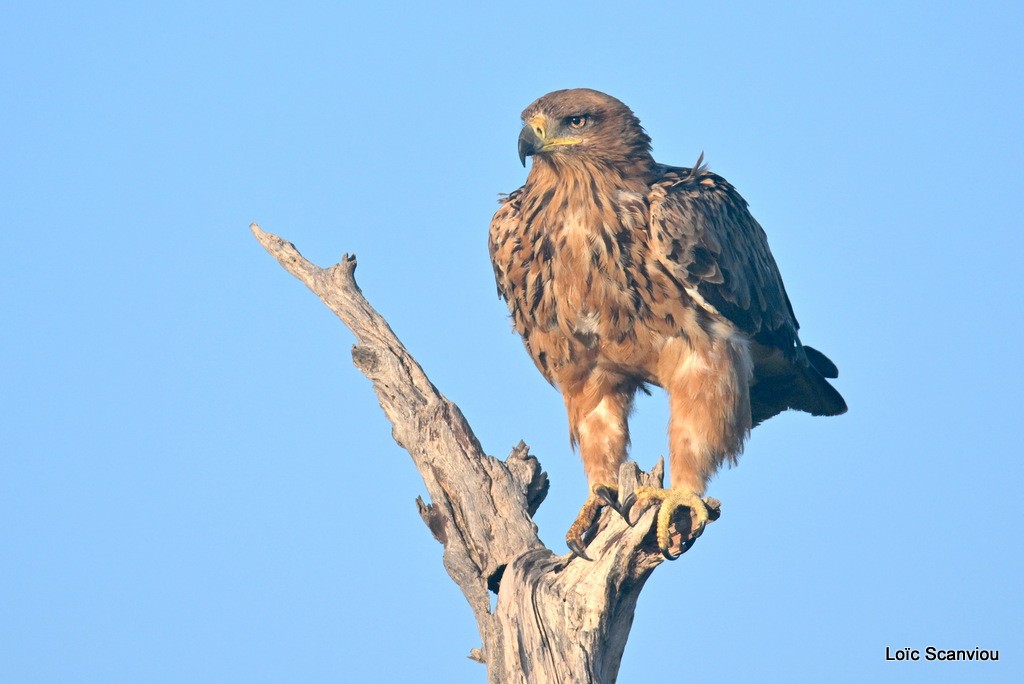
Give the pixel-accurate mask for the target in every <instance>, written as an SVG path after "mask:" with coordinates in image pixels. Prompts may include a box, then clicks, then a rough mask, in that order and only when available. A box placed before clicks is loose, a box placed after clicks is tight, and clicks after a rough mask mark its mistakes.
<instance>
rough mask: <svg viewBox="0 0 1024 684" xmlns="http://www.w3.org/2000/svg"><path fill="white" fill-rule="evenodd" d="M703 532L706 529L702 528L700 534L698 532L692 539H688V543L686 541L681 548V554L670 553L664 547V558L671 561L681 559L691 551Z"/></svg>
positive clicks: (662, 553)
mask: <svg viewBox="0 0 1024 684" xmlns="http://www.w3.org/2000/svg"><path fill="white" fill-rule="evenodd" d="M703 532H704V528H703V526H702V527H701V531H700V532H698V533H697V534H695V535H694V536H692V537H690V538H689V539H687V540H686V541H684V542H683V543H682V545H681V546H680V547H679V553H672V552H671V551H669V550H668V549H666V548H664V547H663V548H662V549H661V555H662V556H664V557H665V558H667V559H668V560H670V561H671V560H675V559H676V558H679V557H680V556H682V555H683V554H684V553H686V552H687V551H689V550H690V547H692V546H693V543H694V542H695V541H697V537H699V536H700V535H701V534H702V533H703Z"/></svg>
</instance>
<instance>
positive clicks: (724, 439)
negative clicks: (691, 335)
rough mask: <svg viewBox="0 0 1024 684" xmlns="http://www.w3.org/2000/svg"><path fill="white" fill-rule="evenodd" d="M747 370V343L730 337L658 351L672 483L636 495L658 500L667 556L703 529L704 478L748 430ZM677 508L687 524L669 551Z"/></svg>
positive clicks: (643, 501)
mask: <svg viewBox="0 0 1024 684" xmlns="http://www.w3.org/2000/svg"><path fill="white" fill-rule="evenodd" d="M750 369H751V362H750V354H749V350H748V347H747V345H746V343H745V342H744V341H743V340H738V339H735V338H720V339H716V340H713V341H711V343H710V344H709V346H708V348H707V349H703V350H701V351H695V350H693V349H692V348H691V347H690V345H689V344H688V343H686V342H684V341H683V340H681V339H678V340H672V341H670V342H669V343H668V344H666V347H665V350H664V351H663V353H662V357H661V363H660V364H659V379H660V380H661V383H662V386H663V387H664V388H665V389H666V390H667V391H668V395H669V410H670V412H671V417H670V419H669V428H668V434H669V454H670V467H671V470H670V472H671V477H672V483H671V485H672V488H671V489H670V490H665V489H655V488H651V487H643V488H640V489H638V490H637V492H636V495H637V504H638V505H639V506H640V507H646V506H647V505H650V504H651V503H654V502H657V503H660V509H659V511H658V521H657V534H658V546H659V547H661V551H662V553H663V554H665V556H666V557H667V558H676V557H678V556H679V553H682V552H684V551H686V550H687V549H689V548H690V546H692V545H693V542H694V541H695V540H696V538H697V537H699V536H700V535H701V533H703V531H704V526H705V524H707V522H708V514H709V506H708V503H707V501H706V500H703V499H702V498H701V497H703V496H704V492H705V490H706V489H707V483H708V480H710V479H711V477H712V476H713V475H714V474H715V472H717V470H718V468H719V467H720V466H721V465H722V463H723V462H725V461H726V460H729V461H731V462H735V460H736V458H737V457H738V456H739V454H740V452H741V451H742V450H743V441H744V439H746V436H747V434H748V433H749V432H750V390H749V384H750V374H751V371H750ZM682 508H686V509H688V511H689V517H690V526H689V529H688V530H687V531H686V532H685V533H684V534H683V538H682V542H681V551H680V552H679V553H673V552H672V551H671V536H670V532H669V526H670V525H671V523H672V519H673V517H674V516H675V514H676V512H677V511H679V510H680V509H682Z"/></svg>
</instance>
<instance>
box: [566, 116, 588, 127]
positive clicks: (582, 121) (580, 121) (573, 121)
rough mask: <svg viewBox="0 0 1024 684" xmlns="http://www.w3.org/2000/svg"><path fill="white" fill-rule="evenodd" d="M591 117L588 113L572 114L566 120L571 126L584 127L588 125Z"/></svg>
mask: <svg viewBox="0 0 1024 684" xmlns="http://www.w3.org/2000/svg"><path fill="white" fill-rule="evenodd" d="M589 118H590V117H588V116H587V115H586V114H580V115H578V116H570V117H569V118H568V119H566V122H568V124H569V128H583V127H584V126H586V125H587V120H588V119H589Z"/></svg>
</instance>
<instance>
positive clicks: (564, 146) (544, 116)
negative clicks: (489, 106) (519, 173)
mask: <svg viewBox="0 0 1024 684" xmlns="http://www.w3.org/2000/svg"><path fill="white" fill-rule="evenodd" d="M530 156H536V159H538V160H544V161H545V162H549V163H551V164H561V163H573V162H574V161H575V160H580V161H582V160H588V161H591V162H598V163H603V164H608V165H613V166H624V165H636V164H637V163H638V162H640V163H644V164H648V163H651V162H653V159H652V157H651V139H650V137H649V136H648V135H647V133H646V132H645V131H644V129H643V127H642V126H641V125H640V120H639V119H638V118H636V115H635V114H633V111H632V110H631V109H630V108H629V107H627V106H626V105H624V104H623V103H622V102H620V101H619V100H617V99H615V98H614V97H612V96H611V95H606V94H604V93H602V92H599V91H597V90H591V89H589V88H573V89H571V90H556V91H554V92H552V93H548V94H547V95H545V96H543V97H541V98H539V99H537V100H536V101H534V102H533V104H531V105H530V106H529V107H527V108H526V109H525V110H523V130H522V132H521V133H520V134H519V160H520V161H521V162H522V163H523V166H526V158H527V157H530Z"/></svg>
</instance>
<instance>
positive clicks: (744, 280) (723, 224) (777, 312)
mask: <svg viewBox="0 0 1024 684" xmlns="http://www.w3.org/2000/svg"><path fill="white" fill-rule="evenodd" d="M663 169H664V173H663V175H662V178H661V179H660V180H659V181H658V182H656V183H655V185H654V187H653V188H652V193H651V200H652V201H651V233H652V235H651V237H652V242H653V243H654V246H655V251H657V252H660V254H661V255H663V257H667V259H668V260H669V261H670V262H671V263H672V264H674V265H675V268H676V272H675V275H676V277H677V278H678V279H679V280H680V281H681V282H683V283H684V284H685V286H686V289H687V292H688V294H690V296H691V297H693V298H694V299H697V300H698V302H700V300H703V302H704V303H706V304H708V305H710V306H711V307H713V308H714V309H715V310H716V311H718V312H719V313H720V314H721V315H722V316H724V317H725V318H727V319H728V320H729V321H730V322H731V323H732V324H733V325H735V326H736V327H737V328H738V329H739V330H741V331H743V332H745V333H747V334H748V335H750V337H751V338H753V339H754V340H755V341H756V342H759V343H760V344H763V345H765V346H769V347H775V348H778V349H782V350H783V351H784V352H786V355H787V356H788V357H790V358H795V359H799V360H800V361H801V362H802V363H804V364H806V363H807V361H806V360H805V357H804V356H803V352H802V350H801V349H800V347H799V342H798V338H797V329H798V328H799V325H798V324H797V320H796V316H794V314H793V309H792V307H791V306H790V303H789V297H788V296H787V295H786V289H785V287H784V286H783V284H782V278H781V276H780V275H779V269H778V266H777V265H776V264H775V259H774V258H773V257H772V254H771V251H770V250H769V248H768V238H767V236H766V235H765V232H764V230H763V229H762V228H761V226H760V225H758V223H757V221H756V220H754V217H753V216H751V215H750V212H749V211H748V210H747V203H746V201H745V200H744V199H743V198H742V197H741V196H740V195H739V193H738V192H736V190H735V189H734V188H733V187H732V185H730V184H729V183H728V182H727V181H726V180H725V179H724V178H722V177H721V176H718V175H716V174H714V173H711V172H708V171H706V170H704V169H703V168H701V167H700V165H699V163H698V166H697V167H696V168H695V169H685V168H676V167H663ZM695 295H696V296H695Z"/></svg>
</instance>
